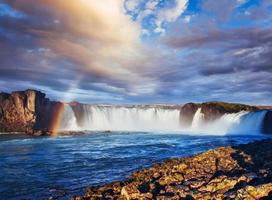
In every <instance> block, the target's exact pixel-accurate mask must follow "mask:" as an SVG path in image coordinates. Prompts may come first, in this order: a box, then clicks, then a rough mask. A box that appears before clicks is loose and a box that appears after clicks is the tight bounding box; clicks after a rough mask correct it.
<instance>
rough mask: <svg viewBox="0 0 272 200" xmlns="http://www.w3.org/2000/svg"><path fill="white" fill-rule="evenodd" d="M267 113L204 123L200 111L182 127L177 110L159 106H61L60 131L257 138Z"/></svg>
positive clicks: (226, 116)
mask: <svg viewBox="0 0 272 200" xmlns="http://www.w3.org/2000/svg"><path fill="white" fill-rule="evenodd" d="M265 114H266V111H256V112H249V111H240V112H237V113H227V114H223V115H222V116H220V117H218V118H216V119H214V120H211V121H206V120H205V115H204V113H202V110H201V108H198V109H197V110H196V112H195V113H194V116H193V119H192V121H191V123H190V124H189V125H184V123H183V116H182V115H183V114H182V113H181V111H180V109H179V108H175V107H160V106H148V107H140V106H130V107H129V106H97V105H80V107H78V108H75V107H72V106H71V105H69V104H66V105H65V106H64V112H63V116H62V119H61V123H60V127H59V131H84V130H87V131H147V132H149V131H150V132H151V131H156V132H158V131H159V132H180V133H186V134H217V135H220V134H222V135H223V134H240V133H241V134H243V133H246V134H256V133H260V132H261V130H262V123H263V120H264V117H265Z"/></svg>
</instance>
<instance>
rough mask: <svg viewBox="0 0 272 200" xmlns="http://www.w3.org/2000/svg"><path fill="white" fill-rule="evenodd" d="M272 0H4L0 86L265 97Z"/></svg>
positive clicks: (95, 94)
mask: <svg viewBox="0 0 272 200" xmlns="http://www.w3.org/2000/svg"><path fill="white" fill-rule="evenodd" d="M271 6H272V3H271V1H266V0H264V1H262V2H261V3H260V4H256V3H254V2H252V1H238V0H231V1H229V0H227V1H225V0H224V1H220V2H219V1H218V2H217V1H212V0H208V1H200V0H199V1H190V0H170V1H158V0H101V1H95V0H71V1H65V2H64V1H62V0H41V1H36V0H25V1H9V0H0V10H1V11H0V48H1V49H5V51H1V52H0V59H1V66H0V78H1V82H0V83H1V85H0V86H1V87H0V89H1V90H3V91H10V90H16V89H24V88H25V89H26V88H27V87H29V86H32V88H35V89H41V90H43V91H44V92H46V93H48V95H49V96H50V97H52V98H54V99H60V100H63V101H74V100H77V101H84V102H114V103H135V102H136V103H147V102H168V103H169V102H170V103H172V102H173V103H182V102H186V101H204V100H205V101H206V100H228V101H243V102H253V103H255V102H256V103H268V102H270V101H271V100H272V99H271V98H272V95H271V93H272V91H271V86H270V85H271V84H272V80H271V79H270V78H269V77H271V73H272V67H271V63H272V60H271V52H272V43H271V41H272V40H271V39H272V38H271V30H272V25H271V20H272V10H271ZM252 77H258V79H254V83H255V86H253V85H252V83H251V82H249V80H251V78H252ZM264 80H265V81H264ZM9 82H12V84H8V83H9ZM9 85H10V86H9ZM258 88H259V89H260V90H259V91H258ZM253 90H254V91H253ZM251 93H252V95H251V97H250V94H251ZM229 94H232V95H231V96H230V95H229ZM240 94H247V95H248V99H245V98H243V97H242V96H241V95H240ZM258 95H259V96H258Z"/></svg>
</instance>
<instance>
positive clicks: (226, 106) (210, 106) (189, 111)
mask: <svg viewBox="0 0 272 200" xmlns="http://www.w3.org/2000/svg"><path fill="white" fill-rule="evenodd" d="M198 108H201V112H202V113H203V114H204V120H205V121H213V120H215V119H218V118H219V117H221V116H222V115H224V114H226V113H237V112H240V111H256V110H258V108H257V107H255V106H249V105H244V104H232V103H225V102H206V103H201V104H197V103H187V104H185V105H184V106H183V107H182V108H181V110H180V116H181V119H182V120H184V121H185V123H186V124H187V125H191V123H192V121H193V117H194V114H195V112H196V111H197V109H198Z"/></svg>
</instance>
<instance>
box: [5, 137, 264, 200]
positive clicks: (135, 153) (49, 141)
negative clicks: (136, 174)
mask: <svg viewBox="0 0 272 200" xmlns="http://www.w3.org/2000/svg"><path fill="white" fill-rule="evenodd" d="M264 137H265V136H261V135H259V136H245V135H243V136H188V135H184V134H169V133H164V134H163V133H138V132H137V133H136V132H135V133H118V132H116V133H87V134H84V135H77V136H60V137H56V138H50V137H35V138H33V137H28V136H23V135H0V180H1V181H0V196H1V199H22V198H27V199H44V198H48V197H50V196H53V197H60V199H68V198H69V196H71V194H82V193H83V192H84V188H86V187H87V186H89V185H97V184H103V183H107V182H111V181H113V180H123V179H125V178H126V177H128V176H129V174H131V173H132V172H133V171H135V170H137V169H141V168H143V167H147V166H150V165H151V164H153V163H155V162H159V161H162V160H164V159H166V158H172V157H179V156H188V155H192V154H195V153H198V152H202V151H205V150H207V149H211V148H215V147H219V146H227V145H236V144H239V143H247V142H250V141H253V140H257V139H263V138H264Z"/></svg>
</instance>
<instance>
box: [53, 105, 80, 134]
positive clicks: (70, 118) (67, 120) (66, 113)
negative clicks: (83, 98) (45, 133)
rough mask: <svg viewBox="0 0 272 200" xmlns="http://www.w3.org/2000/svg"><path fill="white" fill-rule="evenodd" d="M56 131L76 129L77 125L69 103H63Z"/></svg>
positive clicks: (77, 128)
mask: <svg viewBox="0 0 272 200" xmlns="http://www.w3.org/2000/svg"><path fill="white" fill-rule="evenodd" d="M58 129H59V130H58V131H77V130H79V127H78V125H77V122H76V117H75V114H74V111H73V109H72V108H71V106H69V105H64V110H63V113H62V116H61V122H60V125H59V128H58Z"/></svg>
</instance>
